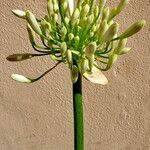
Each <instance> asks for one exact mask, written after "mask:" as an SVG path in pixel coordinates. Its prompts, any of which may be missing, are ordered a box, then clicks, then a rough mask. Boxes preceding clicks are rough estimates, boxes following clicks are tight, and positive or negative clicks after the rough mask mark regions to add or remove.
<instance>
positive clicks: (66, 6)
mask: <svg viewBox="0 0 150 150" xmlns="http://www.w3.org/2000/svg"><path fill="white" fill-rule="evenodd" d="M67 8H68V2H67V1H64V2H63V9H64V11H66V10H67Z"/></svg>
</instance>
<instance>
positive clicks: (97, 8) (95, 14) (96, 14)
mask: <svg viewBox="0 0 150 150" xmlns="http://www.w3.org/2000/svg"><path fill="white" fill-rule="evenodd" d="M98 14H99V7H98V6H96V7H95V9H94V16H95V17H97V16H98Z"/></svg>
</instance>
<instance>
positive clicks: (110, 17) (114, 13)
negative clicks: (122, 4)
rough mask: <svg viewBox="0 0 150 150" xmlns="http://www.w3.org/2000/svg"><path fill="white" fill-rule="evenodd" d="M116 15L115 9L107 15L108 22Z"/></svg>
mask: <svg viewBox="0 0 150 150" xmlns="http://www.w3.org/2000/svg"><path fill="white" fill-rule="evenodd" d="M116 15H117V8H113V9H112V10H111V12H110V14H109V17H108V22H109V21H111V20H112V19H113V18H114V17H115V16H116Z"/></svg>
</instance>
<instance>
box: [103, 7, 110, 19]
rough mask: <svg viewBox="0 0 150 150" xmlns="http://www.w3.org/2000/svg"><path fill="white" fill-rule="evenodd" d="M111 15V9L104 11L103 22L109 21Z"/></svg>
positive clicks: (107, 8)
mask: <svg viewBox="0 0 150 150" xmlns="http://www.w3.org/2000/svg"><path fill="white" fill-rule="evenodd" d="M109 14H110V9H109V7H106V8H105V9H104V10H103V17H102V20H104V19H105V20H108V17H109Z"/></svg>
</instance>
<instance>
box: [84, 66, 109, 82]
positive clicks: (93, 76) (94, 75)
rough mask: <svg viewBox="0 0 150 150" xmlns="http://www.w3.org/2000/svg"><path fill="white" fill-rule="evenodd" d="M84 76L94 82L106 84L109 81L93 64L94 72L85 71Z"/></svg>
mask: <svg viewBox="0 0 150 150" xmlns="http://www.w3.org/2000/svg"><path fill="white" fill-rule="evenodd" d="M83 75H84V77H85V78H86V79H87V80H89V81H91V82H92V83H96V84H102V85H106V84H107V83H108V80H107V78H106V77H105V75H104V74H103V73H102V72H101V71H100V70H99V69H98V68H96V67H95V66H93V69H92V72H85V73H84V74H83Z"/></svg>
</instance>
